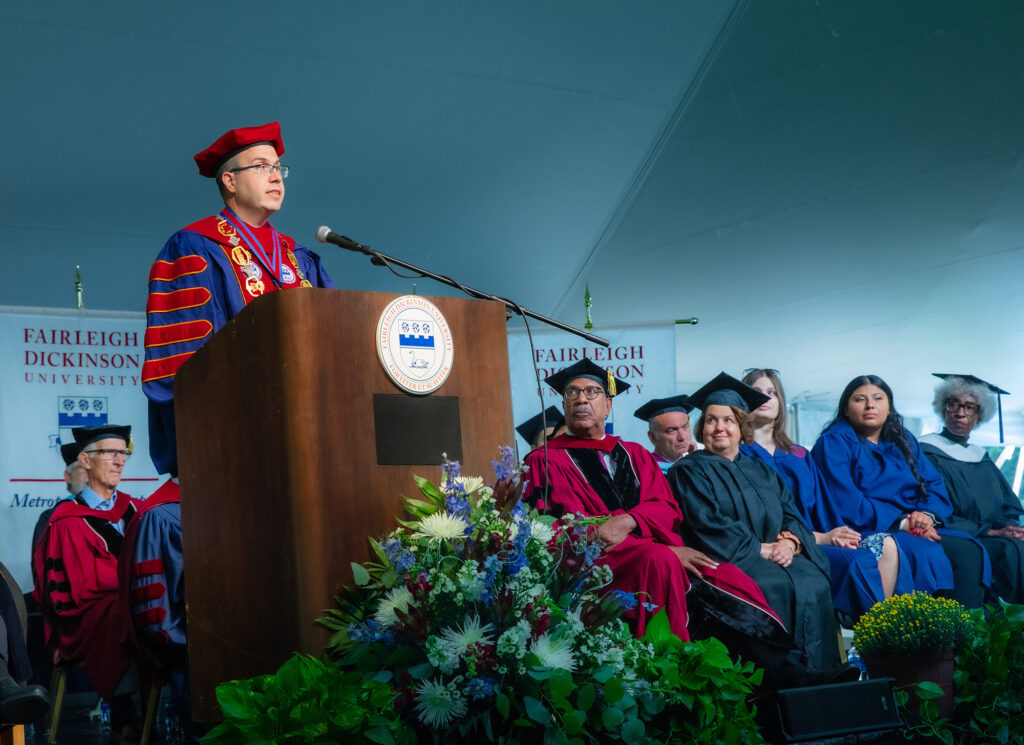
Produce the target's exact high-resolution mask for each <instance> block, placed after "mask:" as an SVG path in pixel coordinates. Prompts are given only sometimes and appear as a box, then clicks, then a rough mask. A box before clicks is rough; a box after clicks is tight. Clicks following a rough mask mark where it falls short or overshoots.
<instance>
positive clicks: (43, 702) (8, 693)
mask: <svg viewBox="0 0 1024 745" xmlns="http://www.w3.org/2000/svg"><path fill="white" fill-rule="evenodd" d="M49 708H50V694H49V693H48V692H47V690H46V689H45V688H43V687H42V686H21V685H18V684H17V683H16V682H15V680H14V678H12V677H11V676H10V675H3V676H0V724H31V723H32V722H34V721H36V720H37V719H40V718H41V717H43V716H44V715H45V714H46V711H47V709H49Z"/></svg>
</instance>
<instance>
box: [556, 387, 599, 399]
mask: <svg viewBox="0 0 1024 745" xmlns="http://www.w3.org/2000/svg"><path fill="white" fill-rule="evenodd" d="M581 393H582V394H583V398H585V399H587V400H588V401H593V400H594V399H595V398H597V397H598V396H600V395H601V394H602V393H604V389H603V388H601V387H599V386H596V385H588V386H587V387H586V388H577V387H576V386H574V385H571V386H569V387H568V388H566V389H565V393H564V394H563V395H564V396H565V400H566V401H575V400H576V399H577V398H579V397H580V394H581Z"/></svg>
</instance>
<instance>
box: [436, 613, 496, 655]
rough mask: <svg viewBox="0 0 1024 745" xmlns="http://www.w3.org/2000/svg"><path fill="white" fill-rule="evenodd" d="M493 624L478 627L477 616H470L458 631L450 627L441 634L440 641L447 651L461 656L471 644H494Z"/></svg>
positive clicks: (478, 619) (456, 627)
mask: <svg viewBox="0 0 1024 745" xmlns="http://www.w3.org/2000/svg"><path fill="white" fill-rule="evenodd" d="M493 631H494V625H493V624H490V623H489V624H487V625H485V626H482V625H480V617H479V616H470V617H469V618H467V619H466V622H465V623H464V624H463V625H462V628H461V629H459V627H458V626H451V627H449V628H447V629H445V630H444V631H442V632H441V639H442V640H443V641H444V643H445V644H446V645H447V646H448V648H449V649H451V650H453V651H455V652H457V653H458V654H462V653H463V652H465V651H466V649H467V648H468V647H469V646H470V645H471V644H494V635H493V634H492V633H491V632H493Z"/></svg>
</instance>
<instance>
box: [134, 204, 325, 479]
mask: <svg viewBox="0 0 1024 745" xmlns="http://www.w3.org/2000/svg"><path fill="white" fill-rule="evenodd" d="M214 220H215V218H207V221H210V222H212V221H214ZM207 221H200V222H198V223H194V224H193V225H192V226H189V228H185V229H183V230H179V231H178V232H177V233H175V234H174V235H172V236H171V238H170V240H168V241H167V244H166V245H165V246H164V248H163V250H162V251H161V252H160V254H159V255H158V256H157V258H156V261H155V262H154V264H153V269H152V270H151V272H150V281H149V300H148V302H147V304H146V339H145V344H146V362H145V364H144V365H143V367H142V392H143V393H145V394H146V398H148V399H149V451H150V456H151V457H152V459H153V465H154V466H156V469H157V471H158V472H159V473H172V474H175V473H177V447H176V443H175V439H176V432H175V423H174V378H175V375H176V374H177V372H178V368H179V367H181V365H182V364H183V363H184V362H185V360H187V359H188V358H189V357H191V356H192V354H193V353H195V351H196V350H198V349H199V348H200V347H201V346H202V345H203V344H205V343H206V341H207V340H208V339H209V338H210V337H211V336H212V335H213V334H215V333H217V331H218V330H219V329H220V328H221V327H222V326H223V325H224V324H225V323H227V322H228V321H229V320H230V319H231V318H233V317H234V316H235V314H237V313H238V312H239V311H241V310H242V308H244V307H245V305H246V303H248V302H249V301H250V299H251V298H250V297H249V295H248V294H247V293H246V292H245V291H244V290H243V288H242V285H241V284H240V281H239V278H238V272H237V271H236V269H235V264H236V263H237V261H236V260H233V259H232V256H233V254H232V250H233V249H232V247H231V245H230V244H226V245H222V244H220V243H217V242H216V241H214V240H211V239H210V238H209V237H208V236H207V235H205V234H202V233H200V232H198V230H199V229H200V228H201V227H203V224H204V223H205V222H207ZM193 228H195V229H193ZM279 235H280V238H281V245H282V249H283V250H284V251H285V253H286V254H290V255H291V256H293V257H294V262H295V264H294V266H295V267H296V269H297V271H298V272H299V273H300V274H301V276H303V277H305V278H306V280H307V281H308V282H309V283H310V284H311V285H312V286H313V287H334V283H333V282H332V281H331V278H330V276H329V275H328V274H327V272H326V271H325V270H324V268H323V266H321V264H320V257H319V256H318V255H317V254H316V253H314V252H313V251H310V250H309V249H308V248H306V247H305V246H302V245H299V244H297V243H296V242H295V241H294V239H292V238H290V237H289V236H286V235H284V234H279ZM256 261H257V258H256V257H255V256H253V262H254V263H255V262H256ZM288 264H290V260H288V261H286V262H285V265H286V266H287V265H288ZM261 277H262V278H263V281H264V283H265V285H266V288H267V291H271V290H273V284H272V283H271V280H270V277H269V272H268V270H266V269H264V270H261ZM293 279H294V278H293Z"/></svg>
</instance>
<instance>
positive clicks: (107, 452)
mask: <svg viewBox="0 0 1024 745" xmlns="http://www.w3.org/2000/svg"><path fill="white" fill-rule="evenodd" d="M83 452H85V453H88V454H89V455H99V456H100V457H101V458H103V460H114V459H115V458H118V457H121V458H124V459H125V460H128V458H130V457H131V454H132V453H131V451H130V450H113V449H111V448H98V449H96V450H85V451H83Z"/></svg>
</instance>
